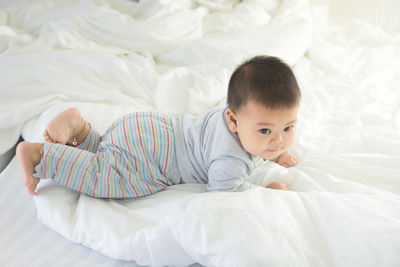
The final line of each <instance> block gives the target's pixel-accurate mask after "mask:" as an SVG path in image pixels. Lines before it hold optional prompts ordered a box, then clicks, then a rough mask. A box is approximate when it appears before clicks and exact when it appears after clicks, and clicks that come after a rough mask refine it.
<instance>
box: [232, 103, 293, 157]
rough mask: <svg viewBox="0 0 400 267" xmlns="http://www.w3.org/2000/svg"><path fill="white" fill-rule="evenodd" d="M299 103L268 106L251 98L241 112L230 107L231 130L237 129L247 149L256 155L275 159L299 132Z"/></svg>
mask: <svg viewBox="0 0 400 267" xmlns="http://www.w3.org/2000/svg"><path fill="white" fill-rule="evenodd" d="M297 111H298V106H296V107H294V108H288V109H267V108H265V107H263V106H262V105H260V104H258V103H256V102H254V101H250V102H248V103H247V104H246V105H244V106H242V107H241V108H240V109H239V111H238V112H236V113H235V112H233V110H231V109H229V108H228V109H227V110H226V117H227V120H228V125H229V129H230V130H231V132H234V133H235V132H237V133H238V136H239V139H240V142H241V143H242V146H243V148H244V149H245V150H246V151H247V152H249V153H250V154H252V155H256V156H259V157H261V158H264V159H274V158H276V157H277V156H279V155H280V154H282V153H283V152H285V151H286V150H287V148H288V147H289V146H291V145H292V144H293V142H294V139H295V135H296V128H295V126H296V121H297Z"/></svg>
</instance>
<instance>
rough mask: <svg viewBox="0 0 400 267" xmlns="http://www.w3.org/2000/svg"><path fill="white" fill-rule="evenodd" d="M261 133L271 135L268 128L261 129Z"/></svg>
mask: <svg viewBox="0 0 400 267" xmlns="http://www.w3.org/2000/svg"><path fill="white" fill-rule="evenodd" d="M260 132H261V133H262V134H269V133H271V130H270V129H267V128H264V129H261V130H260Z"/></svg>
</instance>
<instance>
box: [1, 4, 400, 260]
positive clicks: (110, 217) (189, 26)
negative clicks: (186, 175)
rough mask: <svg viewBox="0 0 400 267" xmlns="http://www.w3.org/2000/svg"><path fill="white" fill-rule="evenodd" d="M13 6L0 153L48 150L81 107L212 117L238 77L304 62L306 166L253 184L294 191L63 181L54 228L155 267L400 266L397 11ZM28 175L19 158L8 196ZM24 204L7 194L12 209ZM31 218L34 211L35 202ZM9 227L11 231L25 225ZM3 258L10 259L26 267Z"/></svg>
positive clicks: (302, 146) (268, 170) (48, 205)
mask: <svg viewBox="0 0 400 267" xmlns="http://www.w3.org/2000/svg"><path fill="white" fill-rule="evenodd" d="M8 2H9V3H7V1H6V2H5V3H6V7H2V8H1V9H0V52H1V54H0V70H1V72H0V84H2V87H1V100H0V101H1V106H0V110H1V113H0V129H1V132H0V133H1V139H0V140H1V143H0V149H1V150H0V151H6V150H7V149H8V148H9V147H11V146H12V145H13V144H14V141H15V140H16V139H17V138H18V136H19V134H20V133H21V132H22V133H23V136H24V138H26V139H27V140H30V141H41V140H42V137H41V134H42V132H43V129H44V127H45V125H46V123H47V122H48V121H49V120H50V119H51V118H52V117H53V116H54V115H56V113H57V112H59V111H61V110H63V109H64V108H66V107H69V106H76V107H79V108H80V109H81V110H82V114H83V115H84V117H85V118H86V119H87V120H88V121H90V122H91V124H92V126H93V127H95V128H96V129H98V130H99V131H100V132H104V131H105V129H106V127H107V126H108V125H109V124H110V123H111V121H112V120H114V119H115V118H117V117H118V116H120V115H122V114H124V113H127V112H131V111H137V110H157V111H163V112H168V113H181V112H189V113H192V114H199V113H201V112H203V111H205V110H207V109H208V108H210V107H212V106H223V105H224V103H225V94H226V88H227V81H228V79H229V75H230V73H231V71H232V70H233V68H234V67H235V66H236V65H237V64H239V63H240V62H241V61H242V60H243V59H245V58H248V57H251V56H253V55H256V54H270V55H275V56H279V57H282V58H283V59H284V60H285V61H287V62H288V63H289V64H290V65H292V66H293V68H294V71H295V73H296V76H297V78H298V80H299V83H300V86H301V89H302V94H303V98H302V103H301V108H300V112H299V122H298V139H297V141H296V143H295V145H294V146H293V148H292V151H291V152H292V153H294V154H296V155H298V156H299V157H300V158H301V159H302V162H301V164H300V165H298V166H297V167H295V168H291V169H285V168H283V167H280V166H278V165H276V164H274V163H263V162H259V163H258V164H259V169H258V171H257V172H256V173H254V175H252V177H250V178H249V180H251V181H252V182H254V183H257V184H262V185H264V184H267V183H268V182H271V181H283V182H287V183H288V184H289V188H290V190H289V191H287V192H285V191H274V190H268V189H260V188H258V189H253V190H249V191H246V192H244V193H207V192H205V187H204V185H177V186H173V187H170V188H168V189H167V190H165V191H163V192H160V193H158V194H155V195H153V196H149V197H146V198H143V199H138V200H124V201H116V200H99V199H93V198H90V197H87V196H84V195H79V194H77V193H75V192H71V191H68V190H66V189H64V188H61V187H59V186H56V185H53V184H51V183H50V182H48V181H47V182H41V184H40V190H39V194H38V195H37V196H36V197H35V198H34V202H35V204H36V208H37V217H38V219H39V220H40V221H41V222H42V223H44V224H45V225H47V226H49V227H50V228H51V229H53V230H55V231H56V232H58V233H60V234H61V235H62V236H64V237H65V238H67V239H68V240H71V241H72V242H75V243H80V244H83V245H84V246H87V247H89V248H92V249H93V250H95V251H97V252H100V253H102V254H104V255H107V256H110V257H112V258H116V259H121V260H134V261H135V262H136V263H138V264H141V265H152V266H164V265H174V266H187V265H190V264H193V263H196V262H197V263H199V264H202V265H206V266H398V265H400V205H399V204H400V197H399V194H400V153H399V151H400V91H399V88H400V82H399V79H398V73H400V60H399V59H400V52H399V51H400V49H399V48H400V34H399V32H400V24H399V23H398V20H397V19H395V18H397V17H396V16H397V14H396V12H393V10H395V7H396V1H390V0H386V1H380V2H379V3H374V2H372V1H369V2H368V3H369V4H370V6H369V7H368V8H366V7H363V8H357V7H359V6H361V3H360V2H359V1H358V0H353V1H351V5H350V6H353V9H351V10H348V9H343V8H344V7H346V5H347V4H348V1H336V2H333V3H331V4H329V2H325V1H313V2H312V3H308V2H307V1H295V0H282V1H256V0H253V1H250V0H249V1H243V2H241V3H239V1H228V0H225V1H224V0H220V1H207V0H197V1H190V0H186V1H184V0H181V1H156V0H148V1H141V2H140V3H139V4H138V3H135V2H132V1H123V0H113V1H101V0H91V1H76V2H75V1H18V2H12V1H8ZM343 10H345V11H343ZM21 92H22V93H23V94H22V95H21ZM15 175H16V176H18V175H20V171H19V170H18V166H17V165H16V162H15V160H14V161H13V162H12V165H11V166H10V167H9V168H7V172H6V174H4V173H3V174H2V175H1V176H0V177H1V180H0V182H1V184H2V185H5V186H4V188H6V189H8V190H14V189H15V188H16V187H17V186H16V184H15V182H13V183H11V184H12V186H11V185H9V183H8V182H7V179H21V177H10V176H15ZM21 186H22V185H21ZM23 192H24V191H23V190H18V191H17V193H16V195H17V196H21V195H22V194H23ZM5 196H11V195H10V192H7V194H6V195H5ZM23 198H24V199H26V201H28V198H27V197H26V196H24V197H23ZM10 202H11V201H10V197H3V198H1V202H0V204H1V205H0V207H1V211H2V212H3V213H5V212H6V210H7V207H8V206H9V203H10ZM27 203H29V202H27ZM14 207H17V205H14ZM22 207H23V205H18V208H16V209H13V210H14V211H13V213H12V216H11V218H17V216H18V215H17V211H18V209H20V211H21V212H23V208H22ZM28 209H29V211H30V213H29V214H30V216H32V214H34V207H33V205H28ZM0 222H2V225H3V226H10V219H8V220H7V219H3V221H1V220H0ZM23 226H24V224H22V223H21V224H17V225H16V226H14V227H13V231H11V233H16V232H17V230H20V231H22V232H24V231H26V230H25V228H26V227H23ZM3 229H4V227H3ZM41 232H46V230H45V228H43V227H39V226H37V225H35V227H34V233H35V234H36V235H40V233H41ZM0 237H1V238H0V241H1V242H0V248H2V249H0V251H9V252H10V251H12V252H13V253H14V254H16V251H18V250H17V249H14V250H12V249H8V250H6V249H5V248H6V247H7V246H6V244H8V243H9V241H10V240H20V241H19V242H21V244H22V242H23V241H26V240H24V239H23V238H15V239H14V238H13V237H11V236H10V235H7V234H6V235H5V237H3V236H1V235H0ZM57 242H61V241H57ZM41 244H45V242H44V241H42V243H41ZM15 247H19V248H26V245H19V246H14V248H15ZM66 247H67V246H66ZM3 249H4V250H3ZM50 251H55V250H50ZM59 251H63V250H62V249H60V250H59ZM64 251H66V250H64ZM36 253H39V250H38V249H35V248H34V247H32V248H30V249H29V255H32V254H36ZM51 253H53V252H51ZM58 253H59V254H60V252H58ZM83 253H85V252H83ZM87 253H88V254H90V253H89V252H87ZM0 255H1V257H0V260H1V261H0V263H3V262H4V263H14V264H15V263H16V261H12V260H10V258H9V257H7V256H3V255H2V254H1V252H0ZM91 255H92V254H91ZM50 256H54V257H57V253H54V254H51V255H48V256H47V258H45V259H46V260H50V259H51V257H50ZM58 257H59V256H58ZM66 257H68V256H66ZM99 257H100V256H99ZM69 260H71V259H69ZM96 260H98V259H97V258H96ZM43 261H44V260H43ZM39 262H40V263H42V261H39ZM66 262H68V263H70V264H71V262H73V261H72V260H71V261H65V262H64V263H66ZM109 263H110V265H111V264H116V263H114V262H113V261H111V260H110V261H109ZM125 263H126V264H129V263H130V262H125ZM15 265H17V264H15ZM78 265H79V264H78ZM82 265H83V264H82ZM37 266H39V265H37Z"/></svg>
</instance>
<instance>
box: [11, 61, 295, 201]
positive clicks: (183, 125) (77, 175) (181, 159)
mask: <svg viewBox="0 0 400 267" xmlns="http://www.w3.org/2000/svg"><path fill="white" fill-rule="evenodd" d="M299 102H300V90H299V86H298V84H297V81H296V78H295V76H294V74H293V72H292V70H291V69H290V67H289V66H287V65H286V64H285V63H283V62H282V61H281V60H279V59H278V58H275V57H266V56H256V57H254V58H252V59H250V60H248V61H246V62H244V63H242V64H241V65H240V66H238V67H237V68H236V70H235V71H234V72H233V74H232V76H231V78H230V81H229V88H228V97H227V107H226V108H222V109H217V108H215V109H211V110H209V111H208V112H206V113H205V114H203V115H202V116H199V117H193V116H189V115H181V116H172V115H165V114H160V113H153V112H146V113H145V112H136V113H132V114H128V115H126V116H123V117H122V118H120V119H118V120H116V121H115V122H114V123H113V124H112V125H111V127H110V128H109V129H108V130H107V131H106V133H105V134H104V135H103V136H100V135H99V134H98V133H97V132H96V131H95V130H94V129H93V128H92V127H91V126H90V124H89V123H87V122H86V121H85V120H84V119H83V118H82V116H81V115H80V113H79V110H77V109H76V108H70V109H67V110H65V111H63V112H62V113H60V114H58V115H57V116H56V117H55V118H54V119H53V120H52V121H50V123H49V124H48V125H47V127H46V130H45V131H44V138H45V141H46V142H45V143H43V144H41V143H29V142H22V143H20V144H19V145H18V147H17V156H18V159H19V162H20V164H21V167H22V171H23V181H24V184H25V186H26V189H27V191H28V193H29V194H31V195H33V194H35V191H36V186H37V184H38V183H39V181H40V179H47V178H49V179H52V180H53V181H54V182H56V183H58V184H60V185H63V186H65V187H67V188H70V189H72V190H75V191H78V192H81V193H84V194H87V195H90V196H93V197H98V198H118V199H122V198H135V197H141V196H146V195H150V194H153V193H156V192H158V191H160V190H162V189H164V188H166V187H167V186H169V185H174V184H179V183H201V184H207V189H208V191H245V190H247V189H250V188H253V187H257V185H254V184H251V183H248V182H246V177H248V176H249V175H250V174H251V173H252V171H253V170H254V159H255V157H261V158H263V159H268V160H274V161H276V162H277V163H278V164H280V165H282V166H284V167H287V168H289V167H293V166H295V165H297V164H298V163H299V160H298V159H297V158H296V157H295V156H292V155H290V154H288V153H287V152H286V150H287V148H288V147H289V146H290V145H292V143H293V141H294V139H295V125H296V121H297V111H298V107H299ZM266 187H267V188H272V189H288V186H287V184H284V183H278V182H273V183H271V184H269V185H267V186H266Z"/></svg>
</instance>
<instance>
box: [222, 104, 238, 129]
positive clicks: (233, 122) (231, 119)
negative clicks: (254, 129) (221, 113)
mask: <svg viewBox="0 0 400 267" xmlns="http://www.w3.org/2000/svg"><path fill="white" fill-rule="evenodd" d="M225 115H226V120H227V122H228V126H229V130H230V131H231V132H232V133H236V132H237V117H236V114H235V112H234V111H233V110H232V109H230V108H227V109H226V112H225Z"/></svg>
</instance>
